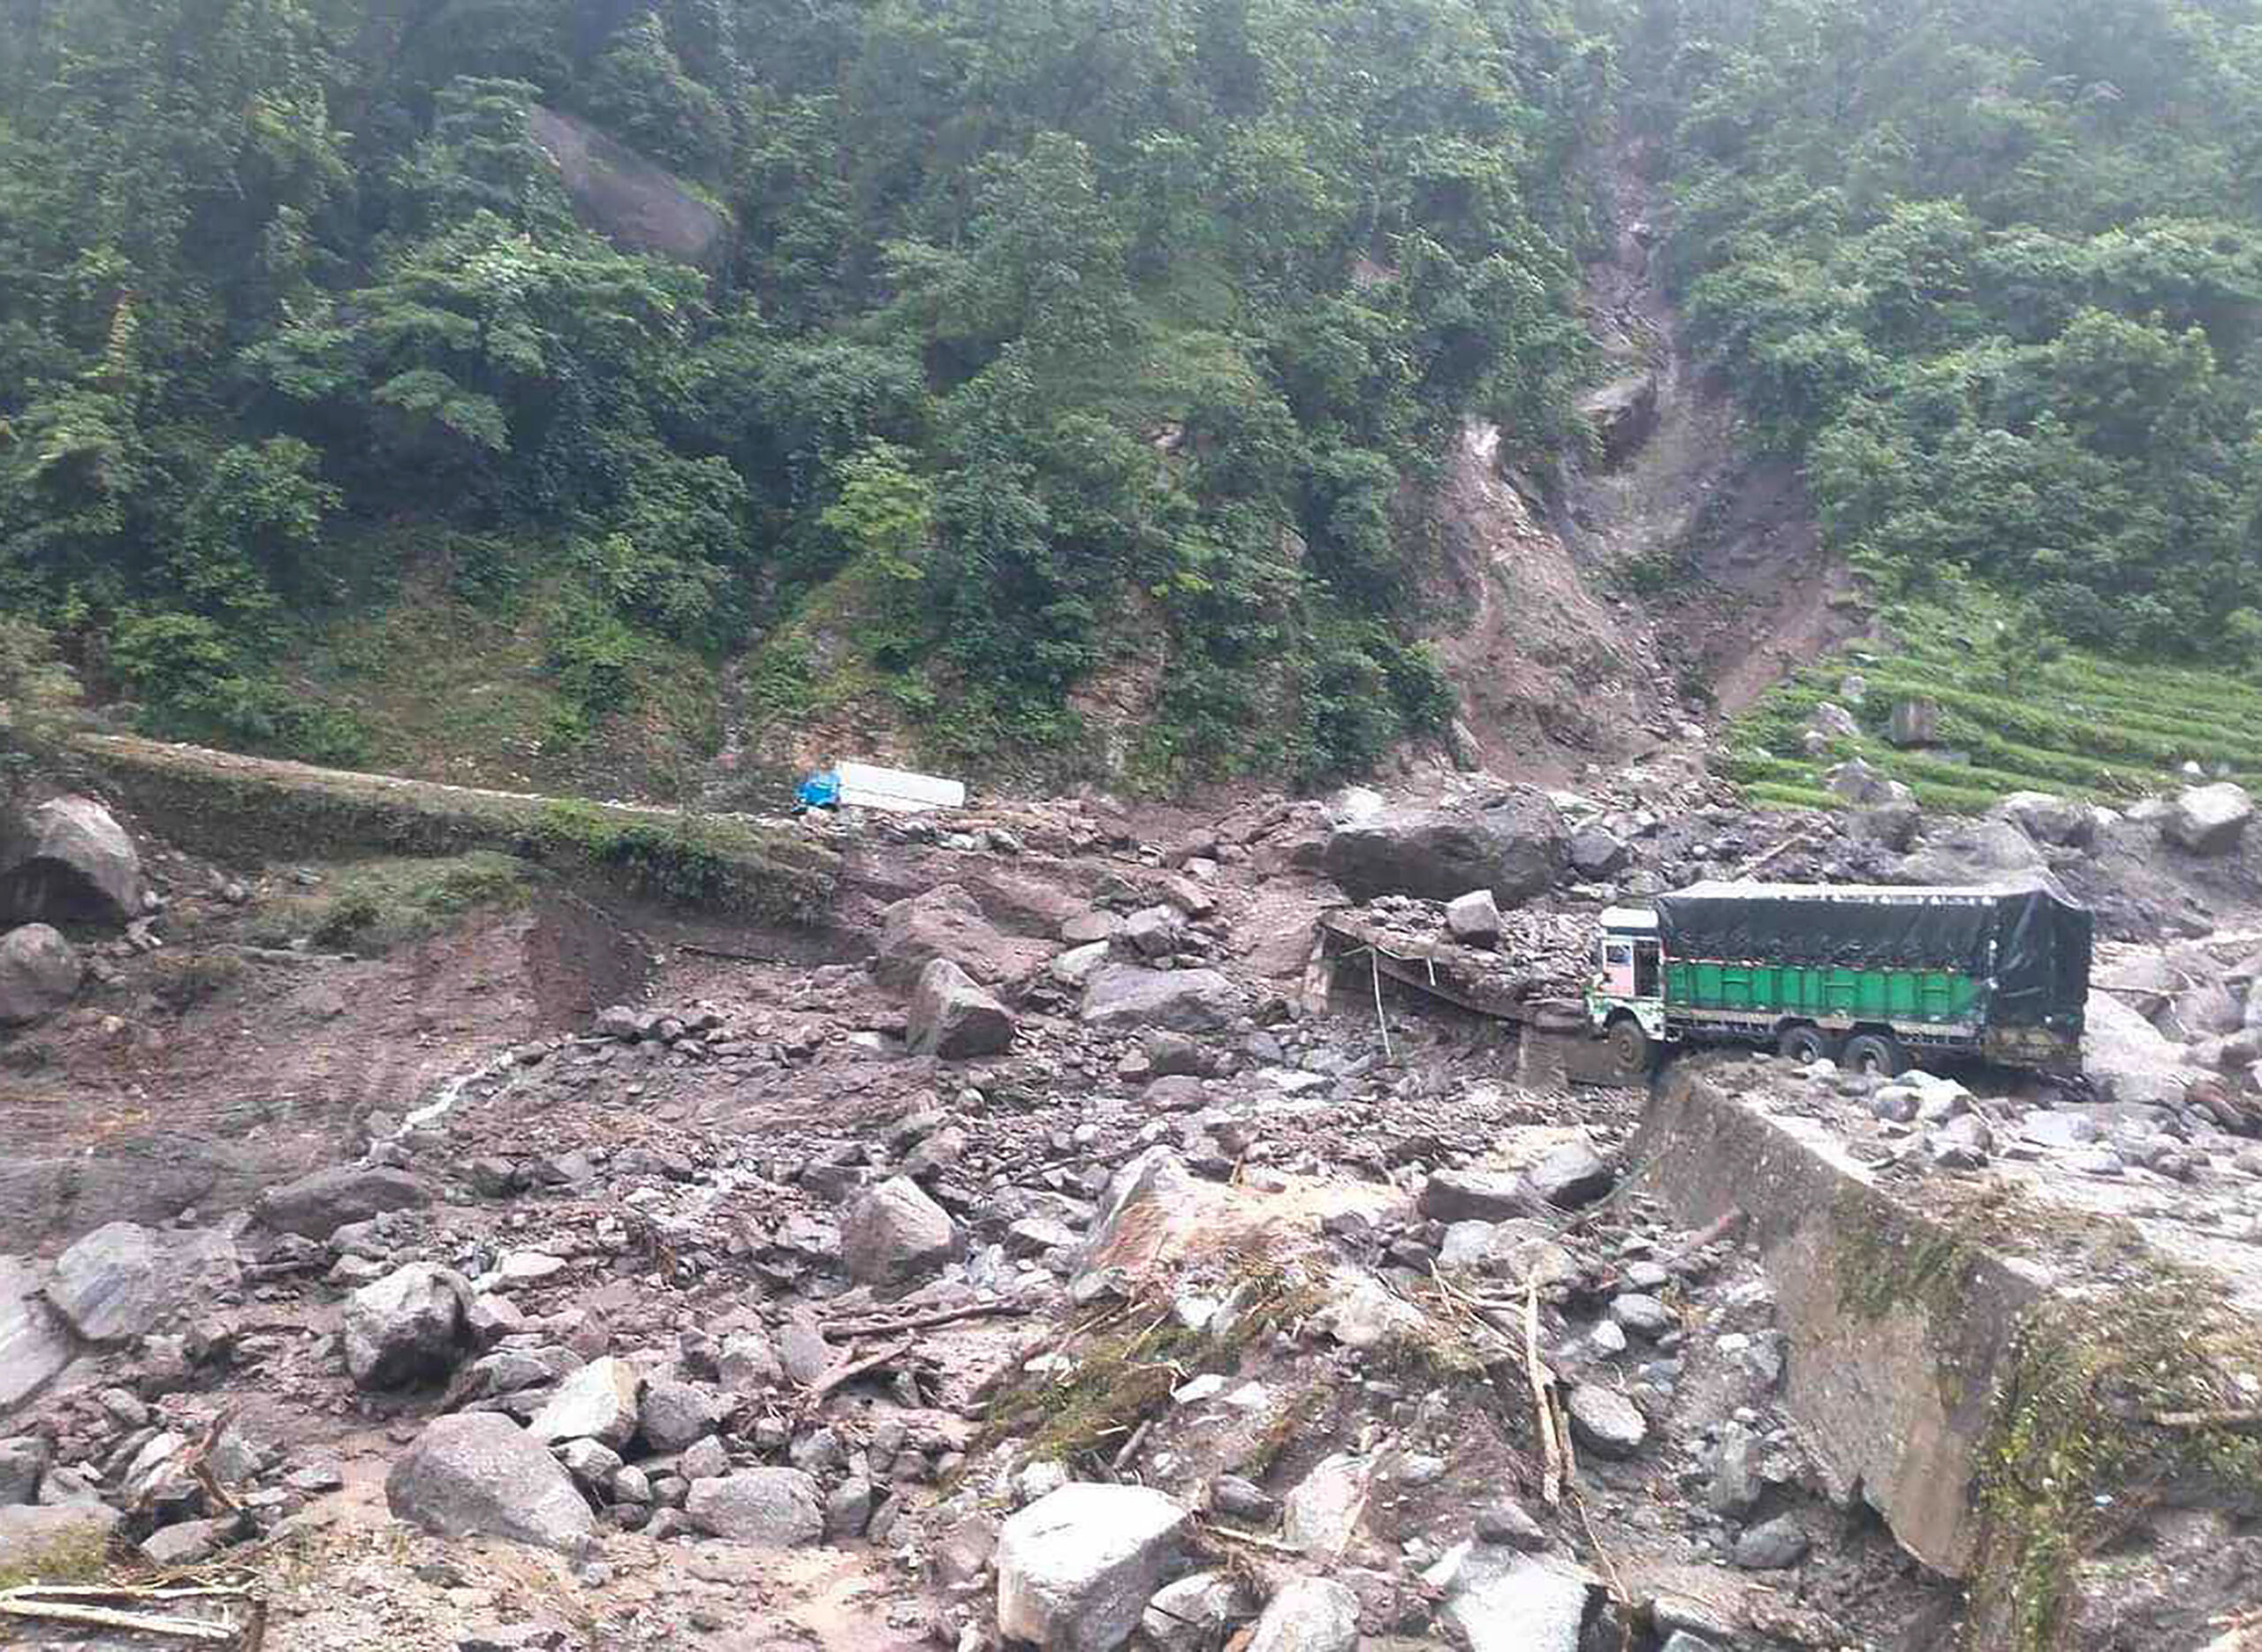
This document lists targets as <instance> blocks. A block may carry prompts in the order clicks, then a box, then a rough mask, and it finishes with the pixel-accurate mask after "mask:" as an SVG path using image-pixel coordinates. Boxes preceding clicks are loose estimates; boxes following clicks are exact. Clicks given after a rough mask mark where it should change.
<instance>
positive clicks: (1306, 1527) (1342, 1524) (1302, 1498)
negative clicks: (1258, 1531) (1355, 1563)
mask: <svg viewBox="0 0 2262 1652" xmlns="http://www.w3.org/2000/svg"><path fill="white" fill-rule="evenodd" d="M1374 1476H1375V1471H1374V1464H1373V1463H1372V1461H1371V1460H1370V1459H1367V1458H1364V1457H1358V1456H1354V1455H1352V1454H1351V1453H1349V1452H1345V1451H1338V1452H1336V1453H1335V1454H1334V1455H1333V1456H1332V1457H1324V1458H1322V1459H1320V1460H1319V1461H1318V1462H1317V1464H1315V1465H1314V1466H1313V1467H1312V1469H1311V1472H1310V1473H1309V1474H1306V1475H1305V1476H1304V1477H1303V1478H1302V1480H1301V1481H1297V1482H1296V1485H1295V1487H1294V1489H1292V1490H1291V1491H1290V1492H1289V1493H1288V1495H1287V1497H1285V1498H1283V1499H1282V1500H1281V1507H1282V1510H1283V1514H1282V1519H1281V1527H1280V1535H1282V1536H1283V1537H1284V1538H1286V1539H1287V1542H1288V1544H1289V1546H1290V1547H1292V1548H1294V1549H1300V1550H1302V1551H1303V1552H1304V1553H1305V1554H1306V1555H1307V1556H1309V1557H1311V1558H1312V1559H1314V1560H1317V1561H1319V1562H1320V1563H1322V1564H1323V1565H1335V1564H1337V1563H1338V1562H1340V1560H1341V1559H1342V1558H1343V1555H1344V1552H1345V1550H1347V1549H1349V1548H1350V1546H1351V1537H1352V1535H1353V1534H1354V1533H1355V1532H1356V1531H1357V1530H1358V1527H1359V1517H1360V1516H1361V1515H1362V1514H1363V1513H1364V1512H1366V1506H1367V1493H1368V1489H1369V1488H1370V1487H1371V1486H1372V1485H1373V1483H1374Z"/></svg>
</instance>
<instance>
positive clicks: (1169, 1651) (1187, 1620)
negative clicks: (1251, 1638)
mask: <svg viewBox="0 0 2262 1652" xmlns="http://www.w3.org/2000/svg"><path fill="white" fill-rule="evenodd" d="M1250 1610H1251V1605H1250V1602H1249V1588H1248V1586H1247V1585H1246V1584H1244V1583H1243V1582H1242V1581H1241V1580H1240V1579H1239V1578H1237V1577H1235V1576H1234V1575H1233V1573H1232V1572H1222V1571H1221V1572H1194V1573H1192V1574H1191V1575H1189V1576H1187V1577H1182V1578H1180V1579H1179V1580H1178V1581H1177V1582H1175V1583H1165V1585H1163V1587H1162V1588H1159V1589H1158V1590H1157V1591H1155V1598H1154V1599H1153V1600H1152V1601H1150V1602H1149V1603H1148V1605H1147V1610H1146V1614H1145V1616H1144V1617H1143V1618H1142V1619H1141V1622H1140V1628H1141V1630H1142V1633H1144V1634H1145V1635H1146V1637H1147V1639H1148V1640H1150V1641H1153V1642H1154V1644H1155V1645H1156V1647H1157V1648H1159V1652H1208V1648H1211V1647H1213V1646H1219V1645H1222V1644H1224V1642H1225V1640H1226V1630H1228V1629H1230V1628H1231V1627H1232V1626H1233V1625H1235V1624H1238V1623H1241V1622H1243V1621H1245V1620H1246V1619H1247V1618H1249V1613H1250Z"/></svg>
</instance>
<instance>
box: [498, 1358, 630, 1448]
mask: <svg viewBox="0 0 2262 1652" xmlns="http://www.w3.org/2000/svg"><path fill="white" fill-rule="evenodd" d="M642 1387H643V1378H641V1376H639V1375H637V1374H636V1368H635V1367H634V1366H632V1365H630V1364H629V1363H628V1361H627V1360H622V1359H618V1358H615V1357H613V1356H611V1355H607V1356H606V1357H605V1358H603V1359H602V1360H591V1361H590V1362H589V1363H588V1364H587V1365H585V1366H583V1367H582V1368H581V1369H580V1370H578V1371H576V1372H574V1373H573V1375H570V1376H568V1377H567V1378H566V1380H565V1381H564V1382H562V1383H559V1384H558V1391H557V1392H556V1393H554V1394H552V1395H551V1396H550V1403H549V1404H548V1405H546V1406H543V1408H542V1409H541V1410H540V1411H538V1412H536V1413H535V1415H534V1421H533V1422H532V1423H530V1424H529V1425H528V1430H527V1431H528V1436H529V1437H531V1438H533V1439H536V1440H539V1441H541V1442H542V1443H543V1444H544V1445H555V1444H558V1443H560V1442H561V1441H566V1440H595V1441H596V1442H597V1443H598V1444H601V1445H609V1446H611V1447H612V1448H613V1449H614V1450H615V1451H618V1450H619V1449H620V1448H621V1447H622V1446H624V1445H626V1444H628V1442H629V1441H630V1440H631V1439H633V1438H634V1436H635V1433H636V1424H637V1419H638V1416H639V1414H640V1413H639V1411H638V1400H639V1398H640V1396H641V1390H642Z"/></svg>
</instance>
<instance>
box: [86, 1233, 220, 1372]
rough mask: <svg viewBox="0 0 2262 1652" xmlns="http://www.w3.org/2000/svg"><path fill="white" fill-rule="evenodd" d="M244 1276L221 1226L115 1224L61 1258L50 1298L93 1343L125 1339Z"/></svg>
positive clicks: (90, 1234) (146, 1329)
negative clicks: (202, 1294)
mask: <svg viewBox="0 0 2262 1652" xmlns="http://www.w3.org/2000/svg"><path fill="white" fill-rule="evenodd" d="M242 1273H243V1258H242V1257H241V1256H240V1255H239V1254H237V1251H236V1246H235V1241H234V1240H233V1239H230V1238H229V1237H228V1236H227V1235H226V1234H225V1233H223V1232H221V1231H218V1230H217V1229H213V1228H197V1229H192V1230H188V1231H168V1232H163V1233H158V1232H154V1231H151V1230H149V1229H148V1228H145V1227H142V1226H140V1225H139V1224H135V1223H132V1222H112V1223H110V1224H107V1225H105V1226H102V1227H98V1228H96V1229H95V1231H93V1232H91V1233H89V1234H87V1236H86V1237H85V1238H84V1239H80V1240H79V1241H78V1243H76V1244H74V1245H73V1246H72V1247H71V1248H70V1249H68V1250H66V1251H65V1252H64V1253H63V1254H62V1255H61V1256H59V1257H57V1259H56V1263H55V1277H53V1278H52V1279H50V1280H49V1282H48V1285H47V1300H49V1302H51V1303H53V1304H54V1305H55V1311H56V1312H57V1313H58V1314H60V1315H63V1317H64V1319H65V1321H67V1322H69V1324H70V1326H71V1328H72V1330H75V1331H77V1332H78V1333H79V1334H80V1336H81V1337H84V1338H86V1339H87V1341H89V1342H123V1341H126V1340H128V1339H130V1338H134V1337H140V1336H146V1335H147V1334H148V1332H149V1331H150V1330H154V1329H155V1328H156V1324H157V1322H159V1321H160V1320H161V1319H163V1318H164V1316H165V1315H167V1314H169V1313H171V1312H174V1311H176V1310H178V1309H180V1308H183V1307H188V1306H190V1305H192V1304H193V1303H194V1300H195V1298H196V1296H197V1294H198V1293H199V1292H201V1291H209V1290H224V1289H230V1288H232V1287H233V1286H234V1285H235V1284H236V1283H237V1282H238V1280H239V1279H240V1278H241V1277H242Z"/></svg>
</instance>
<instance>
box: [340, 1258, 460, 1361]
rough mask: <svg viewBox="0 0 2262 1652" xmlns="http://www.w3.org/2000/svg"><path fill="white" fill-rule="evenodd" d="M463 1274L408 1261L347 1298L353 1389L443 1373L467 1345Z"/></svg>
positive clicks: (348, 1355) (347, 1341)
mask: <svg viewBox="0 0 2262 1652" xmlns="http://www.w3.org/2000/svg"><path fill="white" fill-rule="evenodd" d="M471 1295H472V1292H471V1286H470V1284H469V1283H468V1282H467V1281H466V1280H465V1278H464V1277H463V1276H462V1275H461V1274H459V1273H457V1272H455V1271H454V1270H453V1269H448V1268H442V1267H439V1266H437V1265H436V1264H434V1263H432V1262H411V1263H409V1264H408V1265H407V1266H406V1268H396V1269H394V1270H393V1271H392V1272H391V1273H389V1274H387V1275H386V1276H385V1277H383V1278H382V1279H379V1280H376V1281H375V1282H374V1283H372V1284H365V1285H363V1286H362V1287H361V1289H360V1290H358V1291H356V1292H353V1295H351V1296H349V1297H347V1298H346V1299H345V1368H346V1370H347V1371H348V1372H349V1373H351V1374H352V1375H353V1383H354V1386H355V1387H357V1388H370V1389H385V1388H402V1387H406V1385H407V1384H409V1383H423V1382H430V1381H434V1380H436V1379H437V1378H440V1377H444V1376H445V1375H448V1373H449V1372H451V1371H452V1370H454V1369H455V1367H456V1362H457V1361H458V1360H460V1359H462V1358H463V1356H464V1353H465V1352H466V1351H467V1348H468V1347H469V1345H470V1341H471V1337H470V1331H469V1328H468V1327H467V1324H466V1322H465V1311H466V1308H467V1306H468V1305H469V1303H470V1300H471Z"/></svg>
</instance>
